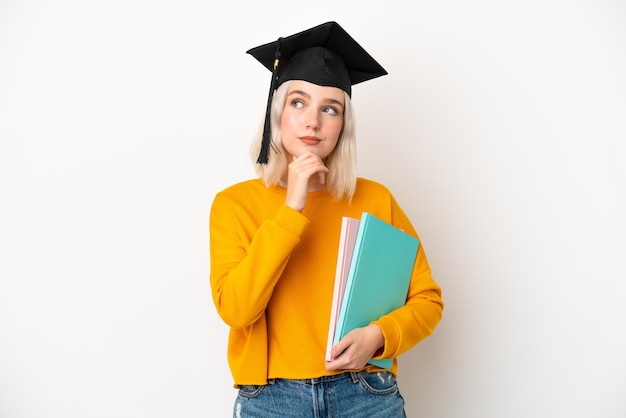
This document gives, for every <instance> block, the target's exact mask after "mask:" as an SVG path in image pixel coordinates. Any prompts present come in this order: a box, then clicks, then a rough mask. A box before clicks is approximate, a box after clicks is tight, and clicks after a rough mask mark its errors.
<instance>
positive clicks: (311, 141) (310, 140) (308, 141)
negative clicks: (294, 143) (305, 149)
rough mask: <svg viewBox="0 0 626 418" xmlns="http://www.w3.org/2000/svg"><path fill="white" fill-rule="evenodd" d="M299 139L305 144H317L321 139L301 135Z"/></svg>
mask: <svg viewBox="0 0 626 418" xmlns="http://www.w3.org/2000/svg"><path fill="white" fill-rule="evenodd" d="M299 139H300V141H302V143H304V144H306V145H317V144H319V143H320V142H321V141H322V140H321V139H319V138H318V137H316V136H301V137H300V138H299Z"/></svg>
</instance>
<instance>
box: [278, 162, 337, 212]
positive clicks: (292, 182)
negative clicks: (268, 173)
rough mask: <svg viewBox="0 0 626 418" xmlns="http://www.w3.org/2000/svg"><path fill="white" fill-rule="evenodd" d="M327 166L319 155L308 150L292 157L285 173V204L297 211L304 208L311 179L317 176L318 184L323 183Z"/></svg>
mask: <svg viewBox="0 0 626 418" xmlns="http://www.w3.org/2000/svg"><path fill="white" fill-rule="evenodd" d="M326 173H328V168H327V167H326V166H325V165H324V162H323V161H322V159H321V158H320V157H318V156H317V155H315V154H313V153H312V152H310V151H306V152H305V153H304V154H301V155H299V156H298V157H295V156H294V157H293V161H292V162H291V163H290V164H289V167H288V174H287V197H286V198H285V204H286V205H287V206H289V207H291V208H293V209H295V210H297V211H298V212H301V211H302V209H304V205H305V204H306V198H307V193H308V191H309V185H310V182H311V181H314V180H315V178H314V176H317V181H318V183H319V184H324V181H325V178H326Z"/></svg>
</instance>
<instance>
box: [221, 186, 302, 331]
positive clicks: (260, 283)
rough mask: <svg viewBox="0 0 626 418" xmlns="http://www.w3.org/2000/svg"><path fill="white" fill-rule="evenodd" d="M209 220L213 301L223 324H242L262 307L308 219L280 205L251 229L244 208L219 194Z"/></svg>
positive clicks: (267, 300) (250, 320) (251, 223)
mask: <svg viewBox="0 0 626 418" xmlns="http://www.w3.org/2000/svg"><path fill="white" fill-rule="evenodd" d="M209 224H210V256H211V289H212V296H213V301H214V303H215V306H216V308H217V311H218V313H219V315H220V316H221V317H222V319H223V320H224V322H226V323H227V324H228V325H230V326H232V327H234V328H243V327H246V326H248V325H251V324H252V323H254V322H255V321H256V320H257V319H258V318H259V317H260V316H261V315H262V314H263V312H264V311H265V308H266V306H267V303H268V302H269V300H270V297H271V295H272V291H273V289H274V286H275V285H276V283H277V282H278V279H279V277H280V275H281V273H282V272H283V270H284V268H285V265H286V264H287V261H288V260H289V256H290V254H291V251H292V250H293V248H294V247H295V246H296V245H297V244H298V243H299V242H300V235H301V234H302V232H303V231H304V230H305V228H306V226H307V225H308V224H309V221H308V220H307V219H306V218H305V217H304V216H302V215H301V214H299V213H298V212H297V211H295V210H293V209H291V208H289V207H287V206H285V205H283V206H280V207H279V209H278V211H277V212H276V214H275V215H274V217H273V218H270V219H266V220H264V221H262V222H261V224H260V225H259V226H258V229H256V230H253V229H254V228H255V227H256V226H255V225H254V223H253V222H252V219H251V218H250V217H249V216H246V213H245V210H244V209H243V208H240V207H237V206H236V205H234V204H233V203H232V202H231V201H230V200H229V199H228V198H227V197H225V196H223V195H221V194H218V195H217V196H216V198H215V200H214V202H213V205H212V207H211V216H210V222H209Z"/></svg>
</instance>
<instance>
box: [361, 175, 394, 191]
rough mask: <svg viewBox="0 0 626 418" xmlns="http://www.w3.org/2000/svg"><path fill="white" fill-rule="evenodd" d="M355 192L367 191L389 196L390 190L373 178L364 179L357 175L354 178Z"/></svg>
mask: <svg viewBox="0 0 626 418" xmlns="http://www.w3.org/2000/svg"><path fill="white" fill-rule="evenodd" d="M355 193H367V194H368V195H371V194H377V195H386V196H391V191H389V189H388V188H387V186H385V185H384V184H382V183H379V182H377V181H375V180H370V179H366V178H363V177H357V179H356V191H355Z"/></svg>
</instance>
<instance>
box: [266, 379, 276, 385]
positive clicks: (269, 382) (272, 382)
mask: <svg viewBox="0 0 626 418" xmlns="http://www.w3.org/2000/svg"><path fill="white" fill-rule="evenodd" d="M275 383H276V379H267V384H268V385H273V384H275Z"/></svg>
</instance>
